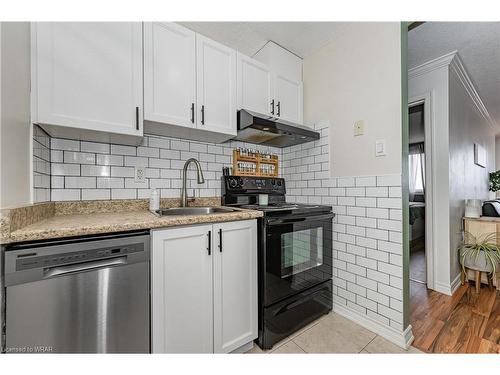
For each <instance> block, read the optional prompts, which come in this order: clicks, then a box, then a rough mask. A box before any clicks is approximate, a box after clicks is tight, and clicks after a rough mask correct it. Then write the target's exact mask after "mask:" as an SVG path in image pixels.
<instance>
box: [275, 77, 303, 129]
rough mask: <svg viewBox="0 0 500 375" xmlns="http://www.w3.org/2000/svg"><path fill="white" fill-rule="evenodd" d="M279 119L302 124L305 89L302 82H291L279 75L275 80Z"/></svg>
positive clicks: (276, 112)
mask: <svg viewBox="0 0 500 375" xmlns="http://www.w3.org/2000/svg"><path fill="white" fill-rule="evenodd" d="M274 82H275V84H274V90H275V94H274V96H275V103H276V111H275V114H276V116H277V117H279V118H282V119H284V120H288V121H292V122H298V123H302V106H303V99H302V95H303V87H302V82H300V81H294V80H290V79H288V78H286V77H283V76H281V75H279V74H276V75H275V78H274Z"/></svg>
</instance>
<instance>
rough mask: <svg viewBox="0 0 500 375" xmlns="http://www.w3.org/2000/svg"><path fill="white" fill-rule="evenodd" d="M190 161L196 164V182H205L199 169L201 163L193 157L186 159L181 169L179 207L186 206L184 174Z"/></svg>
mask: <svg viewBox="0 0 500 375" xmlns="http://www.w3.org/2000/svg"><path fill="white" fill-rule="evenodd" d="M191 162H193V163H194V165H195V166H196V170H197V171H196V172H197V177H198V183H199V184H203V183H205V178H204V177H203V172H202V171H201V165H200V162H199V161H198V160H196V159H195V158H191V159H188V160H186V163H184V168H183V169H182V192H181V207H187V201H188V199H187V191H186V174H187V169H188V167H189V164H191Z"/></svg>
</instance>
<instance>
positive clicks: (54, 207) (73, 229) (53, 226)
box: [0, 199, 262, 244]
mask: <svg viewBox="0 0 500 375" xmlns="http://www.w3.org/2000/svg"><path fill="white" fill-rule="evenodd" d="M218 202H220V200H218V201H217V200H214V199H211V200H210V199H198V200H196V201H195V202H194V203H193V204H191V205H193V206H205V205H206V206H217V205H220V204H218ZM161 206H162V207H164V208H167V207H178V200H168V199H167V200H162V202H161ZM17 210H19V209H15V210H11V214H12V215H9V214H8V213H6V212H3V213H2V218H3V219H2V222H1V225H2V230H1V235H2V237H1V238H0V241H1V242H0V243H2V244H8V243H14V242H24V241H36V240H46V239H53V238H63V237H74V236H85V235H92V234H102V233H113V232H123V231H130V230H137V229H153V228H164V227H172V226H178V225H192V224H203V223H215V222H224V221H237V220H247V219H254V218H258V217H261V216H262V212H260V211H253V210H237V211H235V212H230V213H214V214H209V215H189V216H188V215H182V216H164V217H157V216H155V215H153V214H152V213H150V212H149V211H147V202H144V201H141V200H137V201H105V202H103V201H101V202H97V201H94V202H68V203H63V202H61V203H55V204H54V203H47V204H45V205H44V204H40V205H33V206H28V207H23V208H22V210H24V212H25V214H26V215H28V217H24V216H22V213H19V212H18V211H17ZM34 211H37V213H36V214H34ZM103 211H104V212H103ZM34 216H35V217H36V220H35V219H33V217H34ZM23 224H24V225H23ZM7 226H8V227H9V228H10V230H8V228H7V229H6V227H7Z"/></svg>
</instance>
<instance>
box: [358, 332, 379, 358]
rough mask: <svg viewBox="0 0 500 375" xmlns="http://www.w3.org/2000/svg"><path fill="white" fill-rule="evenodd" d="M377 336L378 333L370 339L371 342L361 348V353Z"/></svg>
mask: <svg viewBox="0 0 500 375" xmlns="http://www.w3.org/2000/svg"><path fill="white" fill-rule="evenodd" d="M377 337H378V335H377V334H376V335H375V337H374V338H373V339H371V340H370V342H369V343H368V344H366V345H365V346H364V347H363V349H361V350H360V351H359V353H361V352H362V351H363V350H365V349H366V347H367V346H368V345H370V344H371V343H372V342H373V340H375V339H376V338H377ZM359 353H358V354H359Z"/></svg>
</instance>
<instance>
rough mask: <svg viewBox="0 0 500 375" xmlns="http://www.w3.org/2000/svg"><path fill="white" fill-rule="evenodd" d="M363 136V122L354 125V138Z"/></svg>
mask: <svg viewBox="0 0 500 375" xmlns="http://www.w3.org/2000/svg"><path fill="white" fill-rule="evenodd" d="M363 134H365V122H364V121H363V120H359V121H356V122H355V123H354V136H358V135H363Z"/></svg>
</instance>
